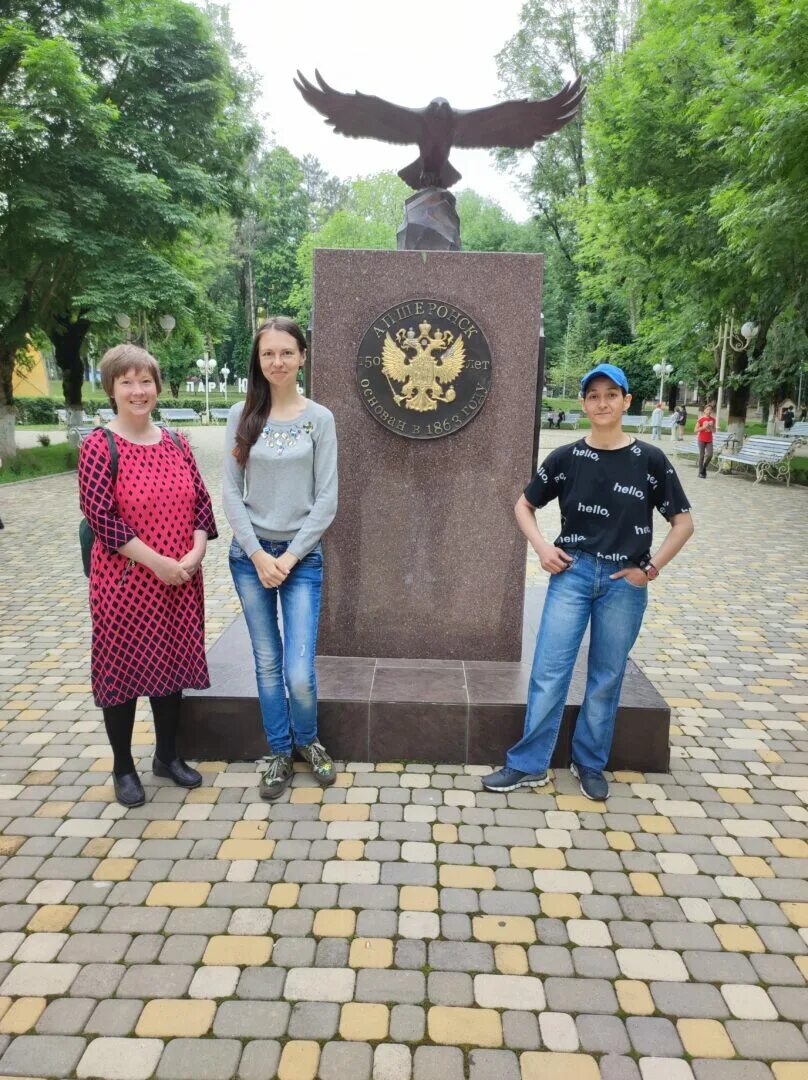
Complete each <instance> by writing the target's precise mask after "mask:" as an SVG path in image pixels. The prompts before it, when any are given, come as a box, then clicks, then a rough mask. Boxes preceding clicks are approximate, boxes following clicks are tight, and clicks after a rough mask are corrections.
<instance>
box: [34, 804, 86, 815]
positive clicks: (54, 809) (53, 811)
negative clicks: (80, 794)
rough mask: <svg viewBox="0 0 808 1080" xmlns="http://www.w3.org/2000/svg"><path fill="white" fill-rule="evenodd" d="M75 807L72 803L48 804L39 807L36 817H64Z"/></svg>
mask: <svg viewBox="0 0 808 1080" xmlns="http://www.w3.org/2000/svg"><path fill="white" fill-rule="evenodd" d="M75 805H76V804H75V803H72V802H47V803H44V804H43V805H42V806H40V807H39V809H38V810H37V812H36V813H35V814H34V817H48V818H50V817H58V818H60V817H64V816H65V815H66V814H67V813H69V811H70V810H72V809H73V807H74V806H75Z"/></svg>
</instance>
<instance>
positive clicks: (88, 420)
mask: <svg viewBox="0 0 808 1080" xmlns="http://www.w3.org/2000/svg"><path fill="white" fill-rule="evenodd" d="M56 419H57V420H58V421H59V423H60V424H66V423H67V409H57V410H56ZM92 422H93V418H92V417H91V416H88V415H87V413H86V412H83V411H82V414H81V420H80V421H79V424H92ZM73 426H74V427H75V426H76V425H75V424H74V425H73Z"/></svg>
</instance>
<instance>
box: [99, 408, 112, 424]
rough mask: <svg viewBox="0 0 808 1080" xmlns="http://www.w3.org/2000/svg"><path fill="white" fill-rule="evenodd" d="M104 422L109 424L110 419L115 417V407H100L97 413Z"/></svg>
mask: <svg viewBox="0 0 808 1080" xmlns="http://www.w3.org/2000/svg"><path fill="white" fill-rule="evenodd" d="M95 415H96V416H97V417H98V419H99V420H100V421H101V423H102V424H108V423H109V422H110V420H114V419H115V410H114V409H98V410H97V412H96V414H95Z"/></svg>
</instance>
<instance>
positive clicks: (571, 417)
mask: <svg viewBox="0 0 808 1080" xmlns="http://www.w3.org/2000/svg"><path fill="white" fill-rule="evenodd" d="M580 419H581V414H580V413H579V412H569V413H567V415H566V416H565V417H564V419H563V420H562V421H561V424H569V426H570V427H571V428H572V429H573V430H576V429H577V427H578V421H579V420H580ZM561 424H559V425H558V426H559V427H561Z"/></svg>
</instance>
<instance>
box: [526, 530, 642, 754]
mask: <svg viewBox="0 0 808 1080" xmlns="http://www.w3.org/2000/svg"><path fill="white" fill-rule="evenodd" d="M571 554H572V557H573V563H572V565H571V566H570V568H569V569H568V570H563V571H562V572H561V573H560V574H553V576H552V577H551V578H550V584H549V587H548V589H547V599H546V601H545V604H544V611H543V612H542V618H541V625H540V627H539V634H538V638H537V640H536V654H535V656H534V658H533V670H532V672H531V675H530V687H529V689H528V695H527V713H526V716H525V731H524V735H523V736H522V738H521V739H520V740H519V742H518V743H516V744H515V745H514V746H512V747H511V749H510V750H509V751H508V754H507V758H506V764H507V765H508V766H509V767H510V768H512V769H520V770H521V771H522V772H529V773H543V772H545V771H546V770H547V768H548V767H549V765H550V758H551V757H552V754H553V750H554V749H555V744H556V741H557V739H558V731H559V728H560V727H561V716H562V713H563V711H564V705H565V703H566V700H567V691H568V690H569V685H570V680H571V679H572V672H573V668H574V666H575V659H576V657H577V655H578V649H579V648H580V645H581V639H582V638H583V636H584V631H585V630H586V625H587V623H588V622H589V620H590V618H591V620H592V628H591V631H590V640H589V664H588V668H587V675H586V692H585V694H584V700H583V704H582V705H581V710H580V712H579V714H578V721H577V723H576V725H575V734H574V736H573V740H572V760H573V761H574V762H575V764H576V765H578V766H579V768H582V769H584V770H587V769H591V770H594V771H595V772H602V771H603V770H604V768H605V767H606V762H607V761H608V759H609V751H610V749H611V745H612V736H613V735H614V720H615V716H616V714H617V705H618V702H619V700H620V687H621V686H622V683H623V675H624V674H625V670H626V663H627V661H628V654H629V651H630V650H631V647H632V645H633V644H634V642H635V641H636V640H637V635H638V634H639V632H640V626H641V625H642V619H643V615H644V614H645V608H646V605H647V604H648V588H647V586H641V585H632V584H631V582H629V580H628V579H627V578H618V580H617V581H611V580H610V578H609V575H610V574H614V573H615V572H616V571H617V570H619V569H620V566H619V564H617V563H613V562H609V561H608V560H606V559H598V558H597V557H596V556H595V555H590V554H588V553H587V552H585V551H573V552H571Z"/></svg>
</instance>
